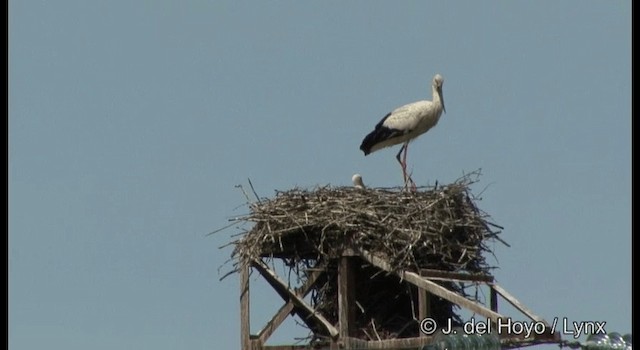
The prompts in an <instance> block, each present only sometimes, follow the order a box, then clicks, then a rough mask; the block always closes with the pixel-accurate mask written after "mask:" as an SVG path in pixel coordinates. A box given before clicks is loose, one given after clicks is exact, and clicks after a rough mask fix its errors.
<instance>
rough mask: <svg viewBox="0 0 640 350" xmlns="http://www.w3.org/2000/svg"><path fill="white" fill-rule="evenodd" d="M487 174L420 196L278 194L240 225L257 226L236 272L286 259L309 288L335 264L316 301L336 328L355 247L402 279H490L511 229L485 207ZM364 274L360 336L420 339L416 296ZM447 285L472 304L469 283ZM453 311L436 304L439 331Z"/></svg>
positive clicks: (322, 190)
mask: <svg viewBox="0 0 640 350" xmlns="http://www.w3.org/2000/svg"><path fill="white" fill-rule="evenodd" d="M478 176H479V172H474V173H471V174H468V175H465V176H463V177H462V178H460V179H458V180H456V181H455V182H454V183H452V184H448V185H443V186H437V185H436V186H433V187H428V188H420V189H419V190H418V191H416V192H407V191H403V190H402V189H399V188H394V189H356V188H352V187H337V188H333V187H319V188H316V189H313V190H305V189H298V188H296V189H292V190H288V191H278V192H276V196H275V198H273V199H266V200H265V199H262V200H259V201H257V202H254V203H252V204H250V213H249V214H248V215H246V216H243V217H240V218H236V219H235V220H238V221H242V222H249V223H254V225H253V227H252V228H251V229H250V230H248V231H246V232H245V233H244V234H243V235H242V236H241V237H240V238H238V239H237V240H235V241H233V242H231V244H233V245H234V246H235V248H234V250H233V253H232V256H231V257H232V260H234V266H235V268H236V270H237V268H238V267H239V265H240V264H242V263H244V262H247V261H251V260H252V259H260V258H263V259H264V258H266V259H267V260H269V259H274V258H275V259H281V260H282V261H283V262H284V263H285V264H286V265H287V266H289V268H291V269H293V270H294V272H295V273H296V274H297V277H298V278H299V280H301V281H304V280H306V277H307V275H308V269H309V268H313V267H317V265H320V263H322V264H327V265H328V266H329V267H330V268H328V269H327V270H328V273H327V276H326V278H323V279H321V282H319V283H317V284H316V286H315V287H314V289H313V291H312V297H311V301H312V304H313V306H314V307H315V308H316V309H317V310H318V311H320V312H321V313H322V314H323V315H324V316H325V317H326V318H327V319H328V320H330V321H332V322H336V321H337V278H336V276H337V272H336V268H335V267H336V266H337V259H338V258H339V257H340V256H341V254H342V252H343V251H344V250H345V249H347V248H354V247H355V248H358V249H363V250H366V251H369V252H371V253H373V254H375V255H376V256H379V257H382V258H383V259H385V260H386V261H387V262H388V263H389V264H390V265H391V267H392V268H393V269H394V270H396V271H400V270H410V271H414V272H419V270H420V269H425V268H427V269H439V270H447V271H455V272H469V273H487V272H489V271H490V269H492V268H494V266H491V265H489V264H488V263H487V261H486V257H485V256H486V255H487V253H488V254H493V253H492V251H491V249H490V246H489V245H488V242H490V241H492V240H494V239H497V240H500V241H502V240H501V239H500V238H499V237H498V235H499V233H500V231H501V229H502V228H501V227H500V226H498V225H495V224H494V223H492V222H491V221H490V217H489V216H488V215H487V214H486V213H484V212H483V211H481V210H480V209H478V207H477V206H476V202H477V200H478V198H477V197H475V196H474V195H473V194H472V193H471V190H470V186H471V185H472V184H473V183H475V182H476V181H477V178H478ZM356 271H357V278H356V279H357V283H356V286H357V289H358V292H357V295H356V300H357V302H358V304H359V310H360V311H359V313H358V317H357V322H356V323H357V324H358V326H359V328H360V332H359V334H358V336H359V337H362V338H369V339H377V338H378V337H379V338H382V339H384V338H394V337H406V336H416V335H417V333H418V326H417V322H416V316H415V315H416V312H415V310H416V306H415V303H416V300H417V299H415V296H416V294H415V290H413V289H411V288H408V287H407V286H406V285H405V284H402V283H400V282H401V281H400V280H399V279H398V278H397V277H394V276H393V275H391V274H386V273H380V272H379V271H376V269H375V268H372V267H371V266H368V265H366V264H364V262H362V264H361V265H360V266H358V267H357V268H356ZM441 285H443V286H445V287H447V288H449V289H451V290H453V291H456V292H458V293H460V294H462V295H465V296H466V293H465V291H464V288H463V286H461V285H460V284H457V283H452V282H442V283H441ZM453 308H454V307H453V305H451V303H449V302H448V301H446V300H443V299H440V298H437V297H435V296H433V297H432V298H431V310H433V312H434V314H435V315H434V316H435V318H436V319H437V320H439V321H438V323H440V322H446V320H447V319H449V318H451V319H453V320H454V321H455V320H457V321H460V318H459V316H458V315H457V314H456V313H455V312H454V310H453Z"/></svg>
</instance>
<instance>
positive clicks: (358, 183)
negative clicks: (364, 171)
mask: <svg viewBox="0 0 640 350" xmlns="http://www.w3.org/2000/svg"><path fill="white" fill-rule="evenodd" d="M351 181H353V187H355V188H357V189H359V190H364V188H365V187H364V182H362V176H361V175H360V174H353V176H352V177H351Z"/></svg>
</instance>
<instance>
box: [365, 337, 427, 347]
mask: <svg viewBox="0 0 640 350" xmlns="http://www.w3.org/2000/svg"><path fill="white" fill-rule="evenodd" d="M432 341H433V337H432V336H427V337H415V338H398V339H385V340H371V341H368V342H367V347H366V349H398V350H399V349H416V348H420V347H422V346H424V345H428V344H431V342H432Z"/></svg>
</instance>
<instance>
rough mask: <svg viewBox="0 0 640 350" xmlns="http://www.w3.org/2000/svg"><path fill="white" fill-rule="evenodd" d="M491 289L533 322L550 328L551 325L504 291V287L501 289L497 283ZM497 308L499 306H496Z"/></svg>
mask: <svg viewBox="0 0 640 350" xmlns="http://www.w3.org/2000/svg"><path fill="white" fill-rule="evenodd" d="M490 287H491V289H492V290H495V291H496V292H497V293H498V294H500V295H502V297H503V298H504V299H505V300H506V301H508V302H509V304H511V305H513V307H515V308H516V309H518V310H520V312H522V313H523V314H525V315H526V316H527V317H529V318H530V319H532V320H533V321H536V322H543V323H544V324H545V325H546V326H547V327H549V324H548V323H547V321H545V320H543V319H542V318H541V317H539V316H537V315H535V314H534V313H533V312H532V311H531V310H529V308H527V307H526V306H524V305H523V304H522V303H521V302H519V301H518V299H516V298H515V297H514V296H513V295H511V294H509V292H507V291H506V290H504V289H503V288H502V287H500V286H499V285H497V284H495V283H491V284H490ZM496 303H497V302H496ZM496 306H497V304H496Z"/></svg>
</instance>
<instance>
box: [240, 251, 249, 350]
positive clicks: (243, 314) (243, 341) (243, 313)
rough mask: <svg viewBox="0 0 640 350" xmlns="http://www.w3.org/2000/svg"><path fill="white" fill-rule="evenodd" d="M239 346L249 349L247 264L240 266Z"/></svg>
mask: <svg viewBox="0 0 640 350" xmlns="http://www.w3.org/2000/svg"><path fill="white" fill-rule="evenodd" d="M240 348H241V349H242V350H251V329H250V322H249V264H248V263H245V264H242V266H241V267H240Z"/></svg>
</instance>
